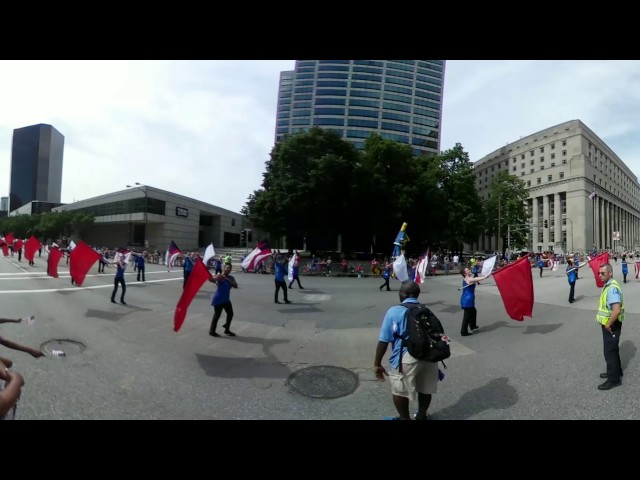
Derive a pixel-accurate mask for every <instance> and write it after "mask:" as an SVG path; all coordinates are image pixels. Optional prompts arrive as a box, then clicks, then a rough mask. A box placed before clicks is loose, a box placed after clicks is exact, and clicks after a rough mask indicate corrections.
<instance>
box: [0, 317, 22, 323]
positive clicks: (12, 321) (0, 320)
mask: <svg viewBox="0 0 640 480" xmlns="http://www.w3.org/2000/svg"><path fill="white" fill-rule="evenodd" d="M21 321H22V319H21V318H15V319H13V318H0V323H20V322H21Z"/></svg>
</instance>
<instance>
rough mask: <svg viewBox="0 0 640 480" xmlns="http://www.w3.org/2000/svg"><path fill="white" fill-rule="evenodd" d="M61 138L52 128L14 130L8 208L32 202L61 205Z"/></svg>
mask: <svg viewBox="0 0 640 480" xmlns="http://www.w3.org/2000/svg"><path fill="white" fill-rule="evenodd" d="M63 152H64V136H63V135H62V134H61V133H60V132H59V131H58V130H56V129H55V128H53V127H52V126H51V125H45V124H42V123H41V124H38V125H31V126H29V127H23V128H16V129H15V130H14V131H13V143H12V145H11V184H10V185H9V209H10V211H12V212H13V211H14V210H17V209H18V208H20V207H21V206H23V205H25V204H27V203H29V202H31V201H33V200H40V201H43V202H51V203H57V204H59V203H60V196H61V190H62V156H63Z"/></svg>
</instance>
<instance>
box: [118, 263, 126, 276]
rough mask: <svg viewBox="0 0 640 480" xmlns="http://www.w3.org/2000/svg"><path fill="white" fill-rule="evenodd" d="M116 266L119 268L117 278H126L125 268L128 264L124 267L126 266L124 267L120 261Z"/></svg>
mask: <svg viewBox="0 0 640 480" xmlns="http://www.w3.org/2000/svg"><path fill="white" fill-rule="evenodd" d="M116 267H117V268H118V269H117V270H116V278H122V279H124V270H125V268H127V266H126V265H125V267H124V268H122V267H121V266H120V264H119V263H118V264H116Z"/></svg>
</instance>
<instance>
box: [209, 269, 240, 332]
mask: <svg viewBox="0 0 640 480" xmlns="http://www.w3.org/2000/svg"><path fill="white" fill-rule="evenodd" d="M209 281H210V282H213V283H215V284H216V285H217V286H218V289H217V290H216V293H214V294H213V298H212V299H211V305H212V306H213V318H212V319H211V326H210V327H209V335H211V336H212V337H219V336H220V335H219V334H218V333H216V328H217V327H218V320H220V316H221V315H222V311H223V310H224V311H225V313H226V314H227V321H226V323H225V324H224V325H223V326H222V327H223V328H224V334H225V335H228V336H230V337H235V336H236V334H235V333H233V332H232V331H231V330H230V327H231V320H233V305H231V288H238V283H237V282H236V279H235V278H233V276H232V275H231V264H229V263H228V264H226V265H225V266H224V273H221V274H220V273H218V274H216V275H214V276H213V277H212V278H211V279H209Z"/></svg>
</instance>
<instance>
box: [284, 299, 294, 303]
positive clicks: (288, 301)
mask: <svg viewBox="0 0 640 480" xmlns="http://www.w3.org/2000/svg"><path fill="white" fill-rule="evenodd" d="M284 303H293V302H292V301H291V300H285V301H284Z"/></svg>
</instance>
